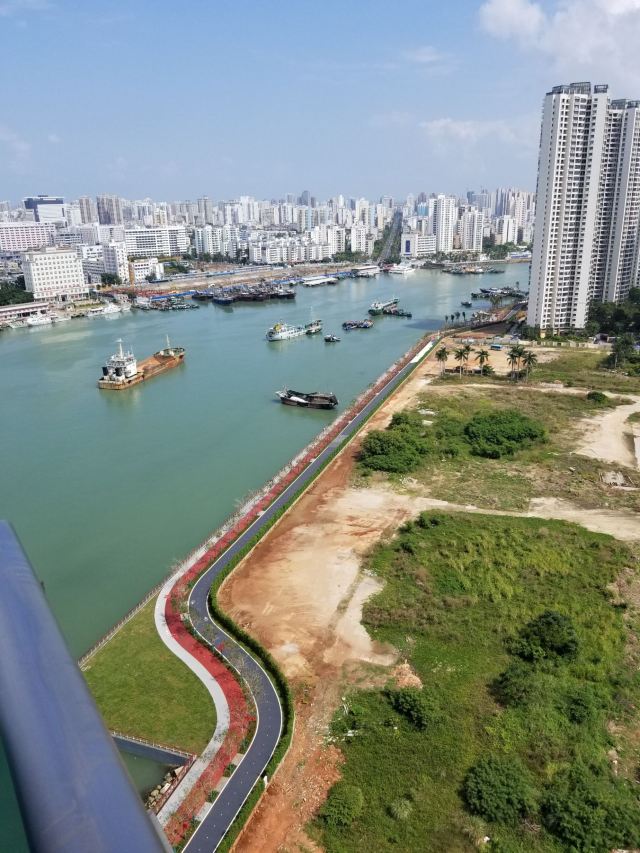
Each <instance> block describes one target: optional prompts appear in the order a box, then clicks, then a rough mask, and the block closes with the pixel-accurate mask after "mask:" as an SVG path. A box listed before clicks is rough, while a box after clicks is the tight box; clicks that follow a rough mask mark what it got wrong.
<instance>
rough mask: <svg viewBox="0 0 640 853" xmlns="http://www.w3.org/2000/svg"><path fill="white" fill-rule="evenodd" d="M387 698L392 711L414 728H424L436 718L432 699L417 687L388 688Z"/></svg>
mask: <svg viewBox="0 0 640 853" xmlns="http://www.w3.org/2000/svg"><path fill="white" fill-rule="evenodd" d="M387 698H388V700H389V703H390V705H391V707H392V708H393V709H394V711H397V713H398V714H400V715H401V716H402V717H404V718H405V720H407V721H408V722H409V723H411V725H412V726H414V728H416V729H426V728H427V726H429V725H431V724H432V723H434V722H436V720H437V717H438V714H437V710H436V707H435V705H434V702H433V699H432V698H431V696H429V694H428V693H425V692H424V691H423V690H419V689H418V688H417V687H402V688H400V689H398V690H388V691H387Z"/></svg>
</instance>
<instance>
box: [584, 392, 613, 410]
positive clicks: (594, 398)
mask: <svg viewBox="0 0 640 853" xmlns="http://www.w3.org/2000/svg"><path fill="white" fill-rule="evenodd" d="M587 400H589V402H590V403H596V404H597V405H598V406H604V405H606V404H607V403H608V402H609V398H608V397H607V395H606V394H603V393H602V391H589V393H588V394H587Z"/></svg>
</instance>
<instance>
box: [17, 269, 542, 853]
mask: <svg viewBox="0 0 640 853" xmlns="http://www.w3.org/2000/svg"><path fill="white" fill-rule="evenodd" d="M516 281H520V282H521V284H522V285H524V287H525V289H526V284H527V281H528V269H527V267H526V266H524V265H512V266H510V267H509V266H508V267H507V271H506V273H505V274H504V275H485V276H465V277H463V276H452V275H447V274H445V273H440V272H434V271H422V270H419V271H417V272H416V273H415V274H413V275H410V276H406V277H403V276H391V275H381V276H379V277H378V278H377V279H346V280H344V281H343V282H341V283H340V284H338V285H337V286H335V287H322V288H305V287H300V286H299V287H298V288H297V298H296V299H295V301H293V300H292V301H291V302H287V303H284V302H283V303H276V302H271V303H255V304H245V305H236V306H233V307H232V308H224V307H220V306H214V305H210V304H203V305H202V307H201V308H200V310H198V311H182V312H175V311H174V312H166V313H165V312H151V311H149V312H133V311H132V312H130V313H129V314H128V315H117V316H115V317H109V318H94V319H79V320H70V321H69V322H66V323H62V324H59V325H57V326H53V327H41V328H36V329H19V330H10V331H7V332H3V333H2V334H0V446H1V447H2V448H3V454H2V465H1V466H0V471H1V476H0V517H2V518H8V519H9V520H10V521H11V522H12V523H13V524H14V526H15V528H16V530H17V532H18V535H19V536H20V538H21V540H22V543H23V545H24V547H25V549H26V551H27V553H28V555H29V557H30V559H31V561H32V563H33V565H34V567H35V568H36V570H37V572H38V574H39V576H40V577H41V578H42V580H43V581H44V583H45V588H46V593H47V597H48V600H49V602H50V605H51V607H52V609H53V611H54V613H55V615H56V617H57V619H58V621H59V623H60V626H61V628H62V631H63V633H64V635H65V637H66V639H67V641H68V643H69V646H70V648H71V651H72V652H73V654H75V655H80V654H81V653H82V652H83V651H84V650H86V649H87V648H88V647H89V646H91V645H92V643H93V642H95V641H96V640H97V639H98V638H99V637H100V636H101V635H102V634H103V633H104V632H105V631H107V630H108V629H109V628H110V626H111V625H112V624H113V623H114V622H116V621H117V620H118V619H119V618H120V617H121V616H122V615H123V614H124V613H126V612H127V610H129V609H130V608H131V607H132V606H133V605H134V604H135V603H136V602H137V601H138V600H139V599H140V598H141V597H142V596H143V595H144V594H145V593H146V592H147V591H148V590H149V589H150V588H151V587H152V586H153V585H154V584H156V583H157V582H158V581H159V580H160V579H161V578H162V577H163V576H164V575H165V574H166V573H167V572H168V570H169V569H170V567H171V564H172V562H173V561H175V560H177V559H179V558H180V557H181V556H182V555H184V554H185V552H187V551H189V550H190V549H191V548H193V547H194V546H195V545H197V544H198V543H199V542H200V541H201V540H202V539H204V538H205V537H206V536H207V534H208V533H210V532H211V531H212V530H214V529H215V528H216V526H217V525H218V524H219V523H220V522H221V521H222V520H223V519H224V518H225V517H226V516H227V515H228V514H229V513H230V512H231V511H232V510H233V509H234V507H235V506H236V505H237V504H238V502H239V501H240V500H241V499H242V497H243V496H244V495H246V494H247V492H249V491H250V490H252V489H256V488H258V487H260V486H261V485H262V484H263V483H264V482H265V480H267V479H268V478H269V477H270V476H272V475H273V474H274V473H275V472H276V471H278V470H279V469H280V468H281V467H282V466H283V465H284V464H285V463H286V462H287V461H288V460H289V459H290V458H291V457H292V456H293V455H295V454H296V453H297V452H298V451H299V450H300V449H301V448H302V447H303V446H304V445H305V444H306V443H307V442H308V441H310V440H311V439H312V438H313V436H314V435H316V434H317V433H318V432H319V431H320V430H321V429H322V428H323V427H324V426H325V425H326V424H327V423H329V422H330V421H331V420H332V419H333V418H335V417H337V416H338V414H339V413H340V411H342V410H343V409H344V408H345V407H346V406H347V405H348V404H349V402H350V401H351V400H353V399H354V398H355V397H356V396H357V395H358V394H359V393H360V392H361V391H362V390H363V389H364V388H365V387H366V386H367V385H368V384H369V383H371V382H372V381H373V380H374V379H375V378H376V377H377V376H379V375H380V374H381V373H382V372H383V371H384V370H385V369H386V368H387V367H388V366H389V365H390V364H391V363H392V362H393V361H395V360H396V359H397V358H398V357H399V356H401V355H402V354H403V353H404V352H405V351H406V350H407V349H408V348H409V347H410V346H411V345H412V344H413V343H415V342H416V341H417V340H418V339H419V338H420V337H421V336H422V335H423V334H424V333H425V332H426V331H428V330H433V329H436V328H438V327H439V326H440V325H441V324H442V323H443V320H444V316H445V314H449V313H451V312H452V311H456V310H459V311H462V310H467V311H468V312H469V309H462V307H461V305H460V302H461V300H462V299H466V298H468V296H469V293H470V291H471V290H476V289H478V288H479V287H480V286H483V287H492V286H495V287H498V286H504V285H506V284H514V283H515V282H516ZM392 296H398V297H399V298H400V304H401V306H402V307H404V308H407V309H408V310H411V311H412V312H413V318H412V319H411V320H405V319H401V318H396V317H382V318H378V319H377V320H376V322H375V326H374V328H372V329H370V330H361V331H354V332H350V333H343V332H342V329H341V323H342V322H343V321H344V320H349V319H360V318H362V317H364V316H365V315H366V313H367V309H368V307H369V305H370V304H371V302H373V301H374V300H376V299H384V298H385V297H386V298H390V297H392ZM477 305H478V306H479V307H480V306H484V305H485V303H482V302H478V303H477ZM312 317H313V318H320V319H322V320H323V321H324V331H325V332H335V333H336V334H338V335H339V336H340V337H341V339H342V340H341V342H340V343H339V344H325V343H324V341H323V340H322V337H321V336H315V337H313V338H306V337H304V338H297V339H294V340H291V341H284V342H280V343H271V344H268V343H267V342H266V341H265V339H264V334H265V332H266V330H267V328H268V327H269V326H271V325H272V324H273V323H275V322H277V321H279V320H283V321H285V322H290V323H296V324H298V323H305V322H308V321H309V320H310V319H311V318H312ZM166 334H170V336H171V341H172V343H175V344H177V345H181V346H184V347H186V349H187V355H186V359H185V363H184V364H183V365H182V366H180V367H179V368H177V369H175V370H173V371H171V372H169V373H167V374H165V375H163V376H160V377H158V378H156V379H154V380H152V381H150V382H148V383H143V384H142V385H140V386H136V387H134V388H132V389H130V390H128V391H126V392H121V393H109V392H104V391H102V392H101V391H98V390H97V388H96V380H97V378H98V375H99V373H100V368H101V365H102V363H103V361H104V359H105V358H106V357H107V356H109V355H110V354H111V353H112V352H113V351H114V348H115V343H114V342H115V340H116V339H117V338H120V337H122V338H123V339H124V341H125V344H127V345H129V346H131V348H132V349H133V350H134V352H135V354H136V355H137V357H138V358H139V359H142V358H144V357H146V356H147V355H150V354H151V353H152V352H154V351H155V350H157V349H159V348H160V347H161V346H164V344H165V335H166ZM285 385H286V386H288V387H293V388H298V389H300V390H303V391H304V390H309V391H311V390H316V389H317V390H322V391H333V392H335V393H336V394H337V396H338V398H339V400H340V406H339V407H338V409H337V410H336V411H335V412H318V411H315V412H313V411H304V410H300V409H296V408H293V407H286V406H282V405H280V404H279V403H278V402H276V401H275V398H274V394H275V392H276V391H277V390H279V389H281V388H282V387H283V386H285ZM7 784H8V783H7V778H6V769H3V768H2V764H1V762H0V786H1V790H2V794H3V796H2V797H0V800H1V802H0V825H2V826H3V829H4V830H5V831H6V830H7V829H8V828H9V827H13V828H14V829H13V835H15V841H13V840H12V843H11V846H9V847H7V849H11V850H20V849H23V848H21V847H20V840H19V838H20V829H19V826H18V821H17V816H16V811H15V805H14V804H12V803H11V802H9V798H8V797H5V796H4V793H5V790H6V787H7ZM10 837H12V836H11V831H10ZM4 840H5V843H7V837H6V835H5V839H4ZM24 849H26V848H24Z"/></svg>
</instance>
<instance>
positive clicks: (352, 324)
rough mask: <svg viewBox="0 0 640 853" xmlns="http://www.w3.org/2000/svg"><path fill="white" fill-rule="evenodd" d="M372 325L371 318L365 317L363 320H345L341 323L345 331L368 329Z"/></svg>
mask: <svg viewBox="0 0 640 853" xmlns="http://www.w3.org/2000/svg"><path fill="white" fill-rule="evenodd" d="M372 326H373V320H369V319H367V318H365V319H364V320H347V321H346V322H344V323H343V324H342V328H343V329H344V330H345V332H350V331H352V329H370V328H371V327H372Z"/></svg>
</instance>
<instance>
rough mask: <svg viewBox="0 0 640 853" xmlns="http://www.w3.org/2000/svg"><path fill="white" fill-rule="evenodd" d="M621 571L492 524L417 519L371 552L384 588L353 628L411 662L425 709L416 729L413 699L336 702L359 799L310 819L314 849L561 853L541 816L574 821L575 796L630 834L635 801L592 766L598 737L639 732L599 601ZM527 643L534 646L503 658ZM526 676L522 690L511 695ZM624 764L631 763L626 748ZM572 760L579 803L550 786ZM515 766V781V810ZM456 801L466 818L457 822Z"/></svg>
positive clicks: (560, 534)
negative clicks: (353, 806)
mask: <svg viewBox="0 0 640 853" xmlns="http://www.w3.org/2000/svg"><path fill="white" fill-rule="evenodd" d="M633 565H634V558H633V556H632V554H631V553H630V552H629V550H628V549H627V548H626V547H625V546H624V545H622V544H620V543H618V542H617V541H616V540H614V539H613V538H611V537H608V536H604V535H600V534H595V533H590V532H588V531H586V530H584V529H582V528H580V527H578V526H576V525H570V524H565V523H562V522H555V521H540V520H536V519H526V518H504V517H499V516H483V517H478V516H476V515H468V514H451V515H447V514H444V513H423V514H422V515H421V516H420V517H419V518H418V519H417V520H416V521H415V522H412V523H409V524H407V525H405V526H404V527H403V528H402V529H401V531H400V533H399V535H398V536H397V537H396V538H395V539H393V540H392V541H391V542H388V543H384V544H381V545H379V546H378V547H376V548H375V549H374V551H373V553H372V555H371V556H370V559H369V568H370V569H371V570H372V571H373V572H375V574H377V575H378V576H379V577H380V578H381V579H382V580H384V582H385V585H384V588H383V590H382V591H381V592H380V593H379V594H378V595H376V596H375V597H374V598H373V599H371V600H370V601H369V602H367V604H366V605H365V611H364V621H365V624H366V625H367V628H368V629H369V631H370V633H372V635H373V636H374V637H375V638H376V639H378V640H381V641H384V642H390V643H392V644H393V645H395V646H396V648H398V649H399V650H400V652H401V655H402V657H405V658H407V659H408V660H409V662H410V664H411V666H412V667H413V668H414V670H415V671H416V673H417V674H418V676H419V677H420V678H421V680H422V682H423V684H424V685H425V697H428V701H429V704H428V707H429V708H430V709H431V708H432V707H436V708H437V709H438V713H433V714H432V713H429V715H426V716H425V725H424V726H422V725H421V726H416V725H415V721H414V720H413V718H412V714H408V715H406V716H405V712H406V710H407V708H409V710H410V711H411V712H412V713H413V708H414V700H413V698H412V699H411V702H410V703H409V704H407V703H406V702H403V704H402V705H401V709H400V712H398V711H397V710H394V707H393V705H391V704H390V701H389V695H390V694H389V691H388V690H387V689H385V688H382V689H375V690H367V691H359V692H356V693H354V694H352V695H351V696H350V697H348V700H347V707H348V710H347V712H346V713H345V712H344V710H342V709H341V710H340V711H339V712H338V714H337V715H336V717H335V719H334V723H333V734H334V736H335V737H336V739H337V741H338V743H340V744H341V747H342V749H343V751H344V754H345V759H346V760H345V763H344V765H343V767H342V774H343V781H344V783H345V784H346V785H349V786H355V787H357V788H359V789H360V790H361V791H362V794H363V799H364V805H363V809H362V812H361V813H360V814H359V815H357V816H355V817H354V818H353V820H352V821H350V822H349V823H348V824H346V825H337V824H329V823H327V822H326V821H324V820H322V819H321V818H319V819H318V820H317V821H316V822H315V823H314V824H313V826H312V831H313V832H314V833H315V834H316V836H317V837H318V838H319V840H320V842H321V843H322V845H323V847H324V848H325V849H326V850H327V851H328V853H338V851H340V852H342V851H345V850H349V851H371V850H376V851H391V850H403V851H425V853H431V851H433V853H436V851H437V853H439V852H440V851H442V850H446V851H448V853H449V851H451V853H461V851H465V853H466V852H467V851H472V850H474V849H476V848H477V846H478V842H479V840H480V839H481V838H482V837H483V836H484V835H489V836H490V837H491V839H492V842H493V843H494V844H495V849H496V850H498V849H499V850H508V851H514V853H515V851H520V853H525V851H535V853H559V851H561V850H566V849H568V848H567V846H566V839H567V838H568V837H569V836H568V832H569V831H570V828H569V829H568V828H567V824H568V821H564V822H563V821H559V820H558V819H557V815H558V814H560V815H561V814H563V803H565V804H566V810H567V811H569V812H570V813H572V814H574V815H576V814H579V810H580V808H582V807H584V805H585V803H586V802H587V800H588V796H589V792H590V791H595V792H596V793H597V795H598V797H602V798H604V800H603V802H604V801H606V806H607V808H608V809H609V810H610V812H611V814H612V815H613V814H615V816H616V825H615V830H616V832H619V835H617V836H616V838H620V839H625V838H627V835H626V832H627V829H628V830H629V833H630V835H629V836H628V837H629V838H635V835H633V833H634V832H635V829H634V825H635V824H634V822H633V821H631V818H630V817H629V815H630V811H629V805H630V804H631V803H633V802H635V794H634V792H633V790H632V788H631V785H630V784H628V783H627V782H626V780H624V779H622V778H617V779H616V778H615V777H614V776H613V774H612V773H611V772H610V768H609V766H608V764H607V752H608V750H610V749H611V747H612V745H614V743H615V745H616V746H617V747H618V749H619V750H621V749H624V747H622V746H621V745H620V743H616V742H615V741H614V739H613V735H612V734H611V732H612V731H615V730H621V729H624V728H625V727H627V728H634V727H635V726H636V725H637V711H636V708H637V707H638V702H639V701H640V683H639V679H638V674H637V671H636V668H635V667H634V666H633V665H632V664H631V662H630V661H629V659H628V658H627V656H626V642H627V640H628V638H629V631H630V627H631V626H629V627H627V625H626V623H625V619H627V618H628V615H627V616H625V611H624V609H623V608H620V607H618V606H614V604H613V603H612V602H611V600H610V598H609V594H608V592H607V585H608V584H610V583H611V582H612V581H613V580H614V579H615V578H616V577H617V576H618V575H620V574H621V572H622V571H623V570H624V569H625V567H629V566H633ZM547 611H549V612H547ZM543 614H545V615H544V616H543ZM541 617H542V618H541ZM525 640H526V642H527V643H529V644H530V645H531V644H532V643H533V641H534V640H535V645H536V649H539V650H541V651H536V653H535V654H532V655H529V656H525V657H524V658H523V657H518V655H517V652H518V650H519V649H520V645H521V644H522V643H523V642H524V641H525ZM567 648H569V649H570V652H571V653H570V654H569V653H567V654H564V651H565V650H566V649H567ZM549 650H551V651H549ZM558 650H560V651H562V652H563V653H562V654H560V652H559V651H558ZM520 651H522V649H520ZM514 662H515V663H516V664H517V666H516V667H514V666H513V664H514ZM510 665H512V666H511V672H510V675H509V677H508V679H506V678H503V679H502V681H501V682H500V676H501V674H503V673H505V671H507V669H508V668H509V666H510ZM523 668H526V669H527V672H528V674H527V673H525V674H524V676H523V674H522V672H520V670H521V669H523ZM516 669H517V670H518V671H517V672H516V671H515V670H516ZM527 681H529V682H532V683H533V685H534V689H533V690H531V691H529V690H521V689H519V688H520V686H521V685H522V683H523V682H527ZM498 683H501V685H502V689H503V691H504V693H503V695H502V702H500V703H499V702H498V701H497V699H496V696H497V693H496V685H497V684H498ZM507 688H508V689H507ZM394 695H395V694H394ZM612 721H613V722H614V724H615V725H613V726H612V725H610V723H611V722H612ZM486 759H491V760H490V761H489V762H488V763H487V761H486ZM625 759H626V761H625V762H624V764H625V766H630V767H632V766H637V761H638V755H637V754H636V755H635V756H625ZM483 760H485V764H486V767H485V766H484V765H483V764H482V761H483ZM622 764H623V762H622V756H621V765H622ZM472 768H478V769H477V770H476V771H475V773H474V774H473V775H471V776H470V775H469V774H470V771H471V770H472ZM513 768H515V769H513ZM583 768H588V772H587V776H588V779H586V780H585V783H584V791H585V792H586V793H585V798H583V800H580V799H579V797H577V798H576V797H574V799H572V800H571V801H569V799H570V798H571V797H572V796H573V794H572V793H571V791H570V790H569V791H568V792H567V786H566V784H565V782H564V780H565V779H566V777H567V774H568V773H570V772H574V773H577V774H582V776H584V773H583ZM585 772H586V771H585ZM515 773H517V774H518V779H521V780H523V781H522V791H521V796H520V798H519V799H517V800H514V799H513V796H512V791H513V785H512V784H511V782H512V781H513V780H511V781H510V782H509V780H510V779H511V776H513V775H514V774H515ZM592 777H593V778H592ZM585 778H586V777H585ZM470 779H471V780H473V784H471V783H470V781H469V780H470ZM465 780H467V781H466V789H465ZM504 780H507V782H509V784H507V782H505V781H504ZM589 780H591V781H589ZM519 784H520V783H519ZM465 790H466V794H467V800H466V801H465V797H464V792H465ZM581 790H582V789H580V790H579V791H578V793H579V794H580V796H582V794H581V793H580V791H581ZM552 794H553V796H552ZM563 798H564V800H563ZM568 798H569V799H568ZM470 800H473V808H474V810H475V811H478V812H480V815H481V816H477V815H473V814H471V813H470V805H469V802H470ZM405 804H410V807H408V806H407V805H405ZM525 814H526V817H527V820H524V819H523V817H522V816H523V815H525ZM505 815H506V818H508V819H505ZM629 821H630V822H631V824H633V825H629V826H627V823H628V822H629ZM636 823H637V821H636ZM605 824H606V821H605ZM621 824H622V828H621ZM600 829H602V825H600ZM603 831H604V830H603ZM603 837H604V836H603ZM612 846H616V845H612ZM617 846H623V844H622V843H620V844H619V845H617ZM575 849H576V850H586V849H593V850H600V849H601V848H600V847H597V846H596V847H594V848H587V847H585V846H577V847H576V848H575ZM605 849H610V848H606V847H602V850H605Z"/></svg>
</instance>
